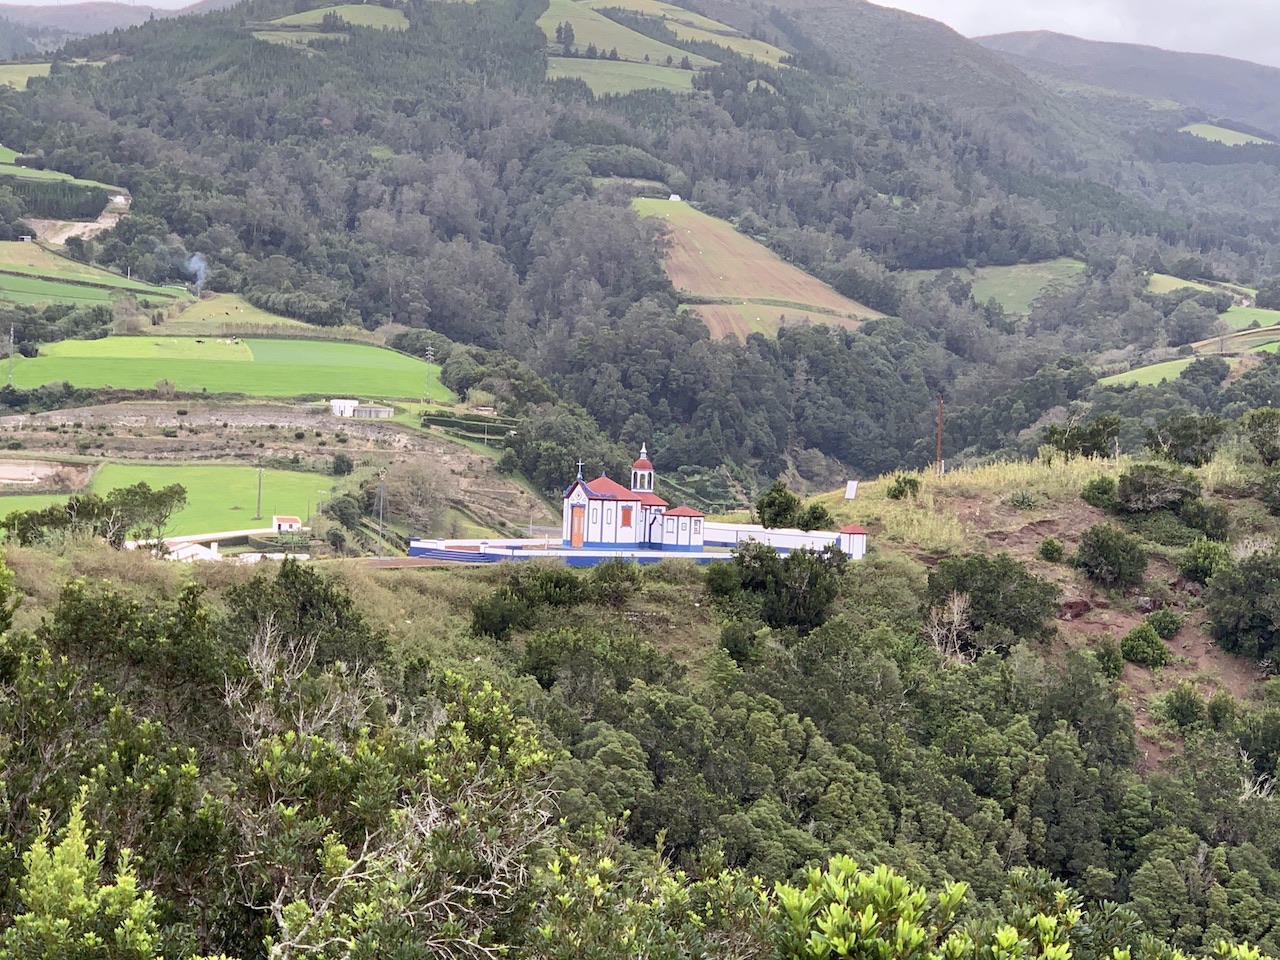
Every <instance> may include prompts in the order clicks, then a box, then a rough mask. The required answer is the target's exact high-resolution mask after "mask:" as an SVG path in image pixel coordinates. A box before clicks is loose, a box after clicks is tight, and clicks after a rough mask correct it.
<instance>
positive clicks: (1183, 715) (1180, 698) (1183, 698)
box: [1158, 681, 1205, 728]
mask: <svg viewBox="0 0 1280 960" xmlns="http://www.w3.org/2000/svg"><path fill="white" fill-rule="evenodd" d="M1158 709H1159V712H1160V714H1161V715H1162V716H1163V717H1164V718H1165V719H1166V720H1170V721H1172V722H1173V723H1174V724H1176V725H1177V726H1178V727H1180V728H1186V727H1194V726H1197V725H1199V724H1201V723H1203V722H1204V719H1205V702H1204V697H1202V696H1200V694H1198V693H1197V692H1196V688H1195V687H1194V686H1192V685H1191V684H1190V683H1186V682H1185V681H1184V682H1183V683H1180V684H1178V685H1177V686H1176V687H1174V688H1173V689H1172V690H1170V691H1169V693H1168V695H1167V696H1166V697H1165V698H1164V699H1163V700H1162V701H1161V702H1160V706H1159V708H1158Z"/></svg>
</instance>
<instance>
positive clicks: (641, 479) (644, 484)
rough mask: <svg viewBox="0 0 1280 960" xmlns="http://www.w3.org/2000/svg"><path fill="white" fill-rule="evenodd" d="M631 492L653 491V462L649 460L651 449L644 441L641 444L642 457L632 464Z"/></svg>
mask: <svg viewBox="0 0 1280 960" xmlns="http://www.w3.org/2000/svg"><path fill="white" fill-rule="evenodd" d="M631 492H632V493H653V464H652V463H650V462H649V451H648V449H647V447H646V445H645V444H643V443H642V444H641V445H640V459H639V460H637V461H636V462H635V463H633V464H632V465H631Z"/></svg>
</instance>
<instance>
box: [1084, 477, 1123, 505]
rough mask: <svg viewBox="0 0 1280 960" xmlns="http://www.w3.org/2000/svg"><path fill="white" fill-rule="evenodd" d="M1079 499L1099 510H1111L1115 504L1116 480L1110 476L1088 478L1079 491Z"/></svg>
mask: <svg viewBox="0 0 1280 960" xmlns="http://www.w3.org/2000/svg"><path fill="white" fill-rule="evenodd" d="M1080 499H1081V500H1083V501H1084V502H1085V503H1087V504H1088V505H1089V506H1091V507H1097V508H1098V509H1099V510H1112V509H1114V508H1115V505H1116V482H1115V480H1113V479H1112V478H1111V477H1098V478H1097V479H1095V480H1090V481H1089V482H1088V483H1086V484H1085V485H1084V488H1083V489H1082V490H1081V491H1080Z"/></svg>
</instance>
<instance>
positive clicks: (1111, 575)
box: [1075, 523, 1147, 587]
mask: <svg viewBox="0 0 1280 960" xmlns="http://www.w3.org/2000/svg"><path fill="white" fill-rule="evenodd" d="M1075 565H1076V566H1077V567H1078V568H1079V569H1080V570H1082V571H1083V572H1084V575H1085V576H1086V577H1088V578H1089V579H1090V580H1092V581H1093V582H1094V583H1096V584H1098V585H1099V586H1103V587H1135V586H1137V585H1138V584H1140V583H1142V576H1143V574H1145V573H1146V572H1147V553H1146V551H1145V550H1143V549H1142V544H1141V542H1140V541H1139V540H1138V538H1137V537H1134V536H1130V535H1129V534H1127V533H1125V532H1124V531H1123V530H1120V529H1118V528H1117V527H1113V526H1111V525H1110V524H1106V523H1100V524H1097V525H1096V526H1092V527H1090V528H1089V529H1088V530H1086V531H1085V532H1084V536H1083V537H1081V538H1080V549H1079V550H1078V551H1077V552H1076V556H1075Z"/></svg>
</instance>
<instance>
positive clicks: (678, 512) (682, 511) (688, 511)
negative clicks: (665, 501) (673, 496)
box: [663, 504, 706, 517]
mask: <svg viewBox="0 0 1280 960" xmlns="http://www.w3.org/2000/svg"><path fill="white" fill-rule="evenodd" d="M663 516H666V517H705V516H706V514H705V513H699V512H698V511H697V510H695V509H693V507H687V506H685V505H684V504H681V505H680V506H678V507H676V508H675V509H674V510H668V511H667V512H666V513H665V514H663Z"/></svg>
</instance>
